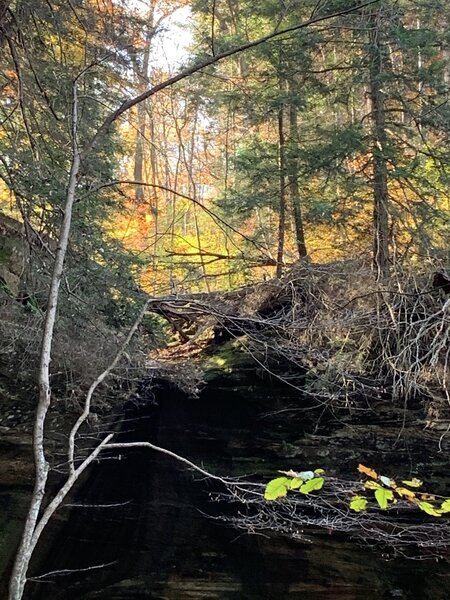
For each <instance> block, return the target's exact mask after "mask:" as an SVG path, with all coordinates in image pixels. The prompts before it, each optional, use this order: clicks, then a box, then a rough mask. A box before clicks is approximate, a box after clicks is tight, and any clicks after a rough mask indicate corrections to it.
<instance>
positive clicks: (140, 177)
mask: <svg viewBox="0 0 450 600" xmlns="http://www.w3.org/2000/svg"><path fill="white" fill-rule="evenodd" d="M154 34H155V31H154V6H153V3H152V4H151V5H150V7H149V13H148V20H147V25H146V32H145V37H146V41H145V50H144V57H143V61H142V68H141V69H138V72H137V76H138V90H139V91H144V90H145V89H146V88H147V87H148V69H149V64H150V51H151V45H152V39H153V36H154ZM147 102H148V101H144V102H141V103H140V104H138V106H137V132H136V147H135V153H134V181H142V182H144V180H145V176H144V173H145V170H144V162H145V140H146V133H147ZM144 190H145V187H144V186H142V185H136V187H135V200H136V203H137V204H142V202H144Z"/></svg>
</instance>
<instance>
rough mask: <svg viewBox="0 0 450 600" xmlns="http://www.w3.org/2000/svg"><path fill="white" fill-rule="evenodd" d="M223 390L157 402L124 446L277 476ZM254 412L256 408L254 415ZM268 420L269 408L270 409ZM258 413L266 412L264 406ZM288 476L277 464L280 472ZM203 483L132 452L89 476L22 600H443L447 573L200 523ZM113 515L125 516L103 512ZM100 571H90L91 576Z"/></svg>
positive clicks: (54, 529)
mask: <svg viewBox="0 0 450 600" xmlns="http://www.w3.org/2000/svg"><path fill="white" fill-rule="evenodd" d="M243 400H244V399H243V397H242V395H240V394H238V393H236V394H233V393H232V392H231V391H230V390H215V391H214V392H212V391H209V392H207V393H205V394H203V395H202V397H201V398H200V399H198V400H192V399H187V398H185V397H184V396H183V395H182V394H181V393H179V392H177V391H173V390H170V389H165V390H161V392H160V394H159V398H158V402H159V406H158V407H149V406H148V407H144V408H142V407H141V408H133V407H130V408H129V409H128V415H127V417H128V419H130V421H127V423H126V427H127V428H128V429H129V431H128V432H124V433H122V434H121V439H122V441H125V440H127V441H131V440H146V439H147V440H151V441H153V442H154V443H157V444H159V445H161V446H164V447H166V448H169V449H171V450H174V451H175V452H178V453H180V454H182V455H183V456H186V457H188V458H190V459H191V460H194V461H196V462H198V463H199V464H200V463H203V464H204V465H205V466H206V467H207V468H208V469H209V470H211V471H213V472H216V473H219V474H241V473H243V472H247V473H248V472H266V473H268V472H270V471H271V472H275V471H276V469H278V468H280V460H274V456H273V454H270V452H269V448H270V438H271V435H272V434H273V430H272V429H271V427H272V426H270V427H269V426H267V427H268V428H269V429H270V431H265V429H264V428H265V427H266V426H265V425H264V420H260V419H259V418H258V414H257V413H256V412H255V411H256V408H255V406H256V404H255V403H254V402H253V403H252V402H244V401H243ZM260 405H261V402H259V404H258V406H260ZM266 408H267V406H266ZM259 410H263V408H262V407H261V406H260V408H259ZM282 464H283V463H282ZM209 486H210V484H209V483H208V482H206V481H200V480H199V479H198V477H197V476H195V477H194V476H193V475H192V473H189V472H186V471H185V470H183V469H182V468H180V466H179V465H178V464H177V463H175V462H174V461H173V460H172V459H170V458H168V457H166V456H163V455H158V454H155V453H152V452H150V451H148V450H145V449H144V450H142V449H140V450H138V449H135V450H132V451H127V452H126V454H122V456H119V457H116V458H115V459H114V460H113V459H112V458H111V459H109V460H104V461H101V462H100V463H99V464H98V465H96V466H95V467H93V468H92V469H91V471H90V473H89V475H88V477H87V478H86V480H85V481H84V482H83V484H82V485H81V486H80V487H79V489H78V492H77V495H76V497H75V498H74V499H72V500H71V502H73V503H79V504H82V505H96V506H94V507H84V508H83V507H77V508H71V509H69V508H65V509H63V510H61V511H60V513H59V516H58V517H56V518H55V520H54V523H53V525H52V526H51V528H50V530H49V531H48V532H47V535H46V539H45V541H44V542H43V543H42V544H41V546H40V548H39V549H38V555H37V559H36V561H35V563H34V565H33V569H32V575H38V574H43V573H47V572H49V571H52V572H54V571H65V570H67V569H85V570H83V571H80V572H78V573H74V574H67V573H61V574H54V575H49V576H48V577H45V578H43V580H40V581H39V582H35V583H31V584H30V586H29V590H28V593H27V600H31V599H32V600H49V599H51V600H63V599H64V600H82V599H85V600H94V599H98V600H132V599H144V598H149V599H154V600H183V599H186V600H189V599H195V600H200V599H203V600H207V599H208V600H213V599H217V600H237V599H248V600H262V599H270V600H272V599H274V600H275V599H278V598H280V597H288V598H290V599H298V600H300V599H302V600H304V599H305V598H307V599H310V600H319V599H320V600H327V599H330V600H331V599H333V600H362V599H364V600H372V599H374V600H375V599H377V600H380V599H388V598H405V599H410V600H416V599H417V600H419V599H420V600H423V599H430V600H444V599H447V598H449V597H450V577H449V572H448V569H447V568H446V566H445V565H441V564H435V563H432V564H430V563H418V562H414V561H404V560H403V561H402V560H398V559H396V560H393V561H388V562H386V561H384V560H382V559H381V558H380V557H379V556H378V554H377V552H372V551H371V550H370V549H368V548H360V547H358V546H357V545H355V544H354V543H351V542H349V541H348V540H343V539H339V538H337V537H335V536H331V535H322V536H316V537H314V538H313V542H312V543H311V544H302V543H299V542H294V541H291V540H288V539H286V538H283V537H279V536H272V535H271V536H256V535H244V534H242V533H241V532H236V531H235V530H233V529H232V528H231V527H229V526H227V525H225V524H223V523H220V522H218V521H215V520H213V519H210V518H207V517H206V516H205V514H204V513H206V514H215V513H217V510H218V507H217V506H216V505H215V504H212V503H211V502H210V501H209V498H208V493H207V491H208V490H210V489H211V488H210V487H209ZM111 504H117V505H121V506H115V507H114V506H110V507H106V506H102V505H111ZM101 564H103V565H106V566H104V567H103V568H99V569H91V570H87V569H90V568H91V567H93V566H96V565H101Z"/></svg>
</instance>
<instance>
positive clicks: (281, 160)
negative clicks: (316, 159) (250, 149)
mask: <svg viewBox="0 0 450 600" xmlns="http://www.w3.org/2000/svg"><path fill="white" fill-rule="evenodd" d="M278 166H279V170H280V179H279V186H280V188H279V194H280V197H279V200H280V204H279V217H278V219H279V220H278V250H277V270H276V277H278V279H279V278H280V277H281V275H282V274H283V256H284V241H285V237H286V139H285V133H284V114H283V108H280V110H279V111H278Z"/></svg>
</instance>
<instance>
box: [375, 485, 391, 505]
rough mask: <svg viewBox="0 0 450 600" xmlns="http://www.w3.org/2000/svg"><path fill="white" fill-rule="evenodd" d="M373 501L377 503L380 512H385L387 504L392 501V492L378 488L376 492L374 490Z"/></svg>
mask: <svg viewBox="0 0 450 600" xmlns="http://www.w3.org/2000/svg"><path fill="white" fill-rule="evenodd" d="M375 499H376V501H377V502H378V505H379V507H380V508H381V509H382V510H386V509H387V507H388V505H389V502H391V501H392V500H393V499H394V492H393V491H392V490H387V489H386V488H383V487H379V488H378V489H377V490H375Z"/></svg>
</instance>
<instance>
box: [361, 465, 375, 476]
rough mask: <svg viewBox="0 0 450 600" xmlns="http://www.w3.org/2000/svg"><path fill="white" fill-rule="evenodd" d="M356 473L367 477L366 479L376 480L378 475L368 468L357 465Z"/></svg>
mask: <svg viewBox="0 0 450 600" xmlns="http://www.w3.org/2000/svg"><path fill="white" fill-rule="evenodd" d="M358 471H359V472H360V473H363V474H364V475H367V476H368V477H372V479H378V473H377V472H376V471H374V470H373V469H371V468H370V467H366V466H364V465H361V464H360V465H358Z"/></svg>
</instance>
